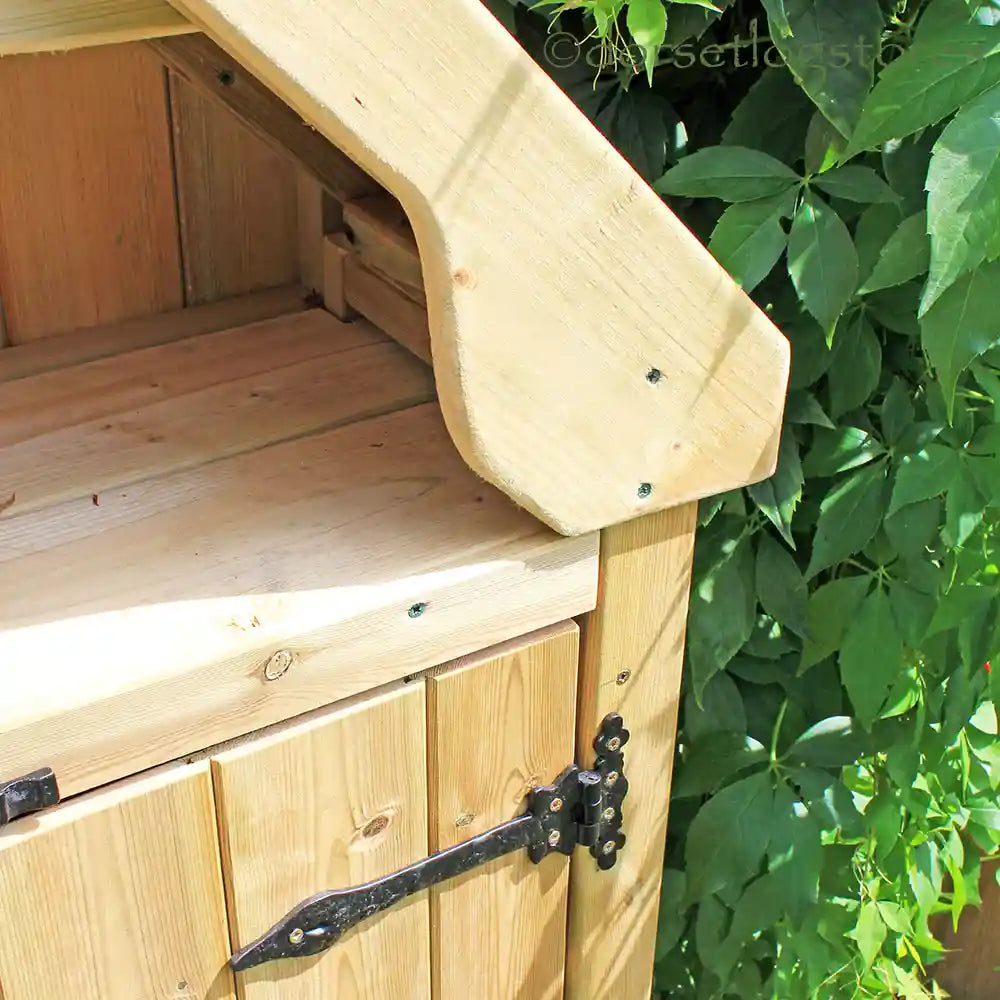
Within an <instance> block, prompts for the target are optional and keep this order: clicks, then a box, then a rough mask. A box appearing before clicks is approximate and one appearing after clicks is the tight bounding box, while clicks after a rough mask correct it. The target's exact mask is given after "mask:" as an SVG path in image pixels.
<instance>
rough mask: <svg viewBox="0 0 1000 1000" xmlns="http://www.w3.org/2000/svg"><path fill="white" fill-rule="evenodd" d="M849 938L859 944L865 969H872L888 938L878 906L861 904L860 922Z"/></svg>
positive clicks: (866, 903) (871, 903)
mask: <svg viewBox="0 0 1000 1000" xmlns="http://www.w3.org/2000/svg"><path fill="white" fill-rule="evenodd" d="M848 936H849V937H852V938H854V940H855V941H857V942H858V949H859V950H860V952H861V959H862V961H863V963H864V968H865V969H870V968H871V967H872V963H873V962H874V961H875V959H876V958H877V957H878V955H879V954H881V951H882V945H883V944H884V943H885V937H886V926H885V921H883V920H882V916H881V914H880V913H879V910H878V904H876V903H874V902H865V903H862V904H861V909H860V910H859V911H858V922H857V924H856V926H855V928H854V930H852V931H851V933H850V934H849V935H848Z"/></svg>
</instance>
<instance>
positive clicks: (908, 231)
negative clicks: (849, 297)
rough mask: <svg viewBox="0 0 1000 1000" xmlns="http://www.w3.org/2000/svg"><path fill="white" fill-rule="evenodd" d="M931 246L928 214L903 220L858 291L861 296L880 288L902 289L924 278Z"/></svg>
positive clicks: (924, 213) (928, 263) (921, 213)
mask: <svg viewBox="0 0 1000 1000" xmlns="http://www.w3.org/2000/svg"><path fill="white" fill-rule="evenodd" d="M930 256H931V244H930V238H929V237H928V235H927V213H926V212H916V213H914V214H913V215H911V216H908V217H907V218H905V219H904V220H903V221H902V222H901V223H900V224H899V228H898V229H897V230H896V231H895V232H894V233H893V234H892V236H890V237H889V239H888V240H887V241H886V244H885V246H884V247H883V248H882V252H881V254H879V258H878V260H877V261H876V262H875V266H874V267H873V268H872V271H871V274H869V275H868V278H867V279H866V280H865V282H864V284H862V286H861V287H860V288H859V289H858V291H859V293H861V294H862V295H864V294H866V293H867V292H874V291H877V290H878V289H880V288H892V287H894V286H896V285H902V284H903V283H904V282H907V281H909V280H910V279H911V278H916V277H917V276H918V275H920V274H923V273H924V272H925V271H926V270H927V268H928V266H929V265H930Z"/></svg>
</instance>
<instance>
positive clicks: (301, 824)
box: [212, 683, 431, 1000]
mask: <svg viewBox="0 0 1000 1000" xmlns="http://www.w3.org/2000/svg"><path fill="white" fill-rule="evenodd" d="M424 711H425V710H424V690H423V684H422V683H416V684H411V685H407V686H405V687H399V688H396V689H394V690H391V691H389V692H387V693H384V694H380V695H377V696H375V697H373V698H371V699H369V700H366V701H362V702H361V703H360V704H357V705H354V706H352V707H350V708H348V709H346V710H344V709H333V710H331V711H328V712H324V713H322V714H320V715H318V716H317V717H314V718H312V719H310V720H309V721H308V722H305V723H301V724H293V725H291V726H289V727H288V728H285V729H283V730H282V731H280V732H279V733H276V734H273V735H269V736H265V737H263V738H261V739H258V740H254V741H252V742H250V743H248V744H247V745H246V746H244V747H241V748H238V749H235V750H232V751H229V752H224V753H221V754H219V755H218V756H216V757H215V759H214V760H213V762H212V767H213V771H214V775H215V784H216V790H217V794H218V796H219V813H220V820H221V823H220V830H221V838H222V845H223V857H224V869H225V879H226V889H227V896H228V899H229V901H230V912H231V919H232V934H233V942H234V945H236V946H243V945H245V944H249V943H250V942H251V941H252V940H254V939H255V938H257V937H259V936H260V935H261V934H263V933H264V932H265V931H266V930H268V928H270V927H271V926H272V925H273V924H274V923H276V922H277V921H278V920H280V919H281V918H282V917H283V916H284V915H285V914H286V913H287V912H288V910H290V909H291V908H292V906H294V905H295V904H296V903H300V902H302V900H304V899H306V898H308V897H309V896H312V895H315V894H316V893H317V892H322V891H323V890H326V889H339V888H348V887H350V886H353V885H358V884H360V883H363V882H367V881H370V880H371V879H374V878H379V877H380V876H382V875H386V874H388V873H389V872H392V871H395V870H397V869H399V868H402V867H404V866H405V865H408V864H411V863H412V862H414V861H418V860H420V859H421V858H423V857H425V856H426V854H427V771H426V756H425V717H424ZM429 951H430V949H429V927H428V908H427V894H426V893H420V894H419V895H416V896H412V897H410V899H409V900H408V901H406V902H404V903H401V904H400V905H398V906H396V907H393V908H392V909H391V910H389V911H387V912H385V913H383V914H380V915H379V916H377V917H374V918H372V919H370V920H368V921H366V922H365V923H363V924H362V925H361V926H359V927H358V928H356V929H355V930H354V931H350V932H348V933H347V934H346V935H345V936H344V937H343V938H342V939H341V940H340V941H339V942H337V943H336V944H334V945H333V947H332V948H331V949H330V950H329V951H327V952H326V953H325V954H322V955H319V956H317V957H315V958H312V959H298V960H289V961H287V962H282V963H279V964H277V965H265V966H261V967H258V968H257V969H252V970H250V971H249V972H246V973H242V974H240V975H239V976H238V977H237V978H238V980H239V995H240V1000H330V998H334V997H336V998H350V1000H430V995H431V994H430V968H429V966H430V956H429Z"/></svg>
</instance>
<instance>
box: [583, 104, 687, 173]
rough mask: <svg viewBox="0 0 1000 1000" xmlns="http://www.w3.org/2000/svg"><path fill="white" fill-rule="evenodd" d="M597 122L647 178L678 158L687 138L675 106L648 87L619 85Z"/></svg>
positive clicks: (660, 171) (595, 121)
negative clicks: (624, 87) (626, 88)
mask: <svg viewBox="0 0 1000 1000" xmlns="http://www.w3.org/2000/svg"><path fill="white" fill-rule="evenodd" d="M594 124H595V125H596V126H597V127H598V128H599V129H600V130H601V131H602V132H603V133H604V135H606V136H607V138H608V140H609V142H611V143H613V144H614V145H615V146H616V147H617V148H618V151H619V152H620V153H621V154H622V156H624V157H625V159H627V160H628V161H629V163H631V164H632V166H633V167H634V168H635V170H636V172H637V173H638V174H639V175H640V176H641V177H642V178H643V180H645V181H647V182H648V181H652V180H654V179H655V178H657V177H659V176H661V175H662V174H663V171H664V170H665V169H666V167H667V164H668V163H674V162H676V160H677V157H678V155H680V153H681V152H682V151H683V149H684V145H685V143H686V141H687V134H686V132H685V131H684V126H683V124H682V123H681V122H680V119H679V118H678V116H677V112H676V111H674V109H673V106H672V105H671V104H670V102H669V101H668V100H666V98H664V97H662V96H661V95H660V94H658V93H656V92H655V91H651V90H649V88H648V87H630V88H629V89H628V90H624V89H622V88H620V87H619V88H616V90H615V92H614V94H613V95H612V97H611V98H610V99H609V100H607V101H605V102H604V103H603V105H602V107H601V109H600V111H599V112H598V113H597V115H596V117H595V118H594Z"/></svg>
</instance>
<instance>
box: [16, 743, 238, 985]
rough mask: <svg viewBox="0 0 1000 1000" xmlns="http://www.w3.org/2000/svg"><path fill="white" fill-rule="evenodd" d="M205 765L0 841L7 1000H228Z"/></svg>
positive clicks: (73, 809)
mask: <svg viewBox="0 0 1000 1000" xmlns="http://www.w3.org/2000/svg"><path fill="white" fill-rule="evenodd" d="M228 944H229V942H228V934H227V927H226V913H225V906H224V902H223V894H222V879H221V874H220V868H219V853H218V840H217V836H216V823H215V809H214V805H213V801H212V786H211V778H210V775H209V770H208V765H207V763H203V764H198V765H192V766H181V767H172V768H167V769H163V770H161V771H159V772H157V773H155V774H152V775H150V776H147V777H142V778H139V779H137V780H134V781H131V782H123V783H121V784H119V785H117V786H113V787H112V788H110V789H108V790H107V791H103V792H98V793H95V794H92V795H88V796H84V797H82V798H81V799H79V800H76V801H72V802H69V803H67V804H65V805H63V806H61V807H59V808H57V809H54V810H52V811H51V812H48V813H43V814H41V815H39V816H38V817H29V818H25V819H22V820H19V821H18V822H16V823H14V824H13V825H12V826H11V827H10V828H9V829H8V830H7V831H6V832H3V833H0V997H2V998H3V1000H55V998H57V997H67V998H69V997H72V998H73V1000H231V998H232V997H233V995H234V994H233V977H232V976H231V974H230V973H229V969H228V967H227V965H226V959H227V958H228V954H229V951H228Z"/></svg>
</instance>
